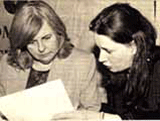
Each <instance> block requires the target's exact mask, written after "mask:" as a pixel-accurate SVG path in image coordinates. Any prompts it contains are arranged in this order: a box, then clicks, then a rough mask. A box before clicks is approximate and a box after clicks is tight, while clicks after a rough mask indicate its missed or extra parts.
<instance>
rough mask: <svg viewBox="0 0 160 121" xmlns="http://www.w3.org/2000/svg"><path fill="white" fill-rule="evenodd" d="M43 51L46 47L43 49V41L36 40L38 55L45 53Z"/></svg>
mask: <svg viewBox="0 0 160 121" xmlns="http://www.w3.org/2000/svg"><path fill="white" fill-rule="evenodd" d="M45 49H46V47H45V45H44V43H43V41H42V40H38V51H39V52H40V53H42V52H44V51H45Z"/></svg>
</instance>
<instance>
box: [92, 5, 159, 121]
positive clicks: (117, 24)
mask: <svg viewBox="0 0 160 121" xmlns="http://www.w3.org/2000/svg"><path fill="white" fill-rule="evenodd" d="M89 28H90V30H91V31H93V32H94V33H95V41H96V45H97V46H98V48H99V55H97V56H99V57H98V58H99V62H100V64H99V65H100V66H99V67H100V68H99V69H100V70H101V72H102V73H103V75H104V82H103V83H102V85H103V86H104V87H105V88H106V89H107V93H108V101H109V102H108V105H109V107H110V110H108V109H107V111H110V112H112V113H118V114H120V115H121V117H122V118H123V119H136V118H139V119H140V118H144V119H148V118H159V114H158V103H159V101H160V89H159V87H158V85H160V83H159V76H158V75H159V74H158V73H159V70H157V68H158V67H159V64H158V63H159V61H158V60H159V55H160V53H159V52H160V50H159V47H157V46H156V45H155V40H156V37H157V35H156V31H155V29H154V27H153V26H152V25H151V23H150V22H149V21H148V20H147V19H146V18H145V17H144V16H143V15H142V14H141V13H140V12H139V11H138V10H136V9H135V8H133V7H131V6H130V5H128V4H123V3H116V4H113V5H111V6H109V7H106V8H105V9H103V10H102V11H101V12H100V13H99V14H98V15H97V16H96V17H95V18H94V19H93V20H92V21H91V23H90V26H89ZM96 53H97V52H96ZM108 105H107V106H108Z"/></svg>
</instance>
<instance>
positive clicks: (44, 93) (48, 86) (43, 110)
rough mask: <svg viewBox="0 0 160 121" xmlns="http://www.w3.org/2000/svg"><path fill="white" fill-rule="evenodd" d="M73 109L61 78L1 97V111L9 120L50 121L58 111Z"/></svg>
mask: <svg viewBox="0 0 160 121" xmlns="http://www.w3.org/2000/svg"><path fill="white" fill-rule="evenodd" d="M73 110H74V108H73V106H72V104H71V102H70V99H69V97H68V95H67V92H66V90H65V88H64V85H63V82H62V81H61V80H56V81H50V82H47V83H45V84H42V85H39V86H35V87H33V88H30V89H26V90H24V91H21V92H17V93H14V94H11V95H8V96H5V97H1V98H0V111H1V112H2V113H3V114H4V115H5V116H6V117H7V118H8V119H9V121H50V120H51V119H52V117H53V115H54V114H56V113H62V112H67V111H73Z"/></svg>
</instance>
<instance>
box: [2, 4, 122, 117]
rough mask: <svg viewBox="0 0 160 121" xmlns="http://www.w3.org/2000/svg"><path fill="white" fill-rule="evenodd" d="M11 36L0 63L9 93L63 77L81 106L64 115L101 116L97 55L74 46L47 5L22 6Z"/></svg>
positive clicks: (66, 87) (13, 24)
mask: <svg viewBox="0 0 160 121" xmlns="http://www.w3.org/2000/svg"><path fill="white" fill-rule="evenodd" d="M9 38H10V45H11V50H10V53H9V54H8V55H4V56H3V57H2V59H1V62H0V64H1V65H0V66H1V68H0V69H1V70H0V71H1V73H0V81H1V82H2V84H3V85H4V88H5V89H6V94H9V93H13V92H15V91H20V90H23V89H25V88H30V87H33V86H35V85H39V84H42V83H45V82H47V81H52V80H56V79H59V78H60V79H61V80H62V81H63V83H64V86H65V89H66V91H67V93H68V96H69V98H70V100H71V102H72V104H73V107H74V108H75V109H76V110H80V109H81V110H80V111H78V112H74V114H73V115H72V116H71V117H70V116H68V117H67V118H66V116H65V118H66V119H68V120H71V119H72V118H75V117H76V119H79V120H82V119H85V120H88V119H89V120H90V119H95V120H97V119H100V117H99V115H100V114H101V113H100V112H99V110H100V108H101V102H102V101H104V102H105V101H106V97H105V96H103V94H102V93H101V92H100V89H99V88H100V87H99V85H98V83H99V81H100V79H101V75H100V74H99V73H98V71H96V63H95V58H94V56H93V55H92V54H89V53H87V52H84V51H82V50H79V49H76V48H74V46H73V45H72V44H71V43H70V40H69V38H68V36H67V33H66V28H65V25H64V24H63V22H62V21H61V19H60V18H59V17H58V15H57V14H56V13H55V11H54V10H53V9H52V8H51V7H50V6H49V5H48V4H46V3H45V2H43V1H29V2H26V3H25V4H23V5H22V6H19V8H18V9H17V10H16V13H15V16H14V18H13V21H12V25H11V29H10V33H9ZM7 62H8V63H7ZM104 99H105V100H104ZM83 114H85V115H83ZM109 116H110V115H109ZM111 117H112V116H111ZM116 117H118V116H116ZM54 118H55V117H54ZM56 118H57V117H56ZM118 118H119V117H118ZM60 120H61V119H60Z"/></svg>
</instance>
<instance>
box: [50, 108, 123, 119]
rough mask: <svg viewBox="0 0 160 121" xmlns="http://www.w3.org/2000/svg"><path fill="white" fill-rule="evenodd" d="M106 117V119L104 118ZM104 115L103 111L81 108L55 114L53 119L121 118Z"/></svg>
mask: <svg viewBox="0 0 160 121" xmlns="http://www.w3.org/2000/svg"><path fill="white" fill-rule="evenodd" d="M103 117H105V119H102V118H103ZM103 117H102V113H100V112H95V111H88V110H79V111H73V112H67V113H60V114H57V115H54V116H53V118H52V120H51V121H63V120H64V121H82V120H83V121H105V120H109V119H116V120H121V118H120V117H119V116H118V115H113V114H106V113H105V116H103Z"/></svg>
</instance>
